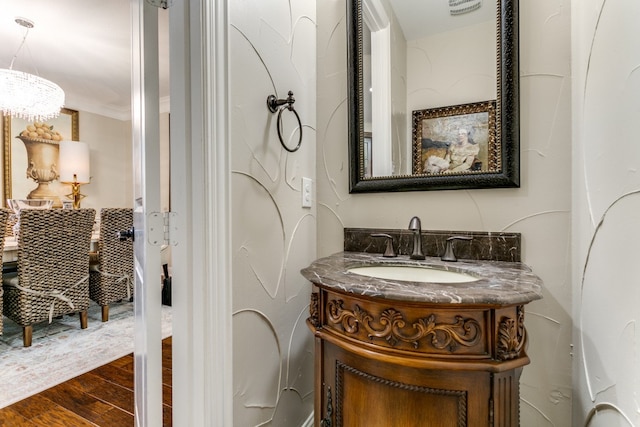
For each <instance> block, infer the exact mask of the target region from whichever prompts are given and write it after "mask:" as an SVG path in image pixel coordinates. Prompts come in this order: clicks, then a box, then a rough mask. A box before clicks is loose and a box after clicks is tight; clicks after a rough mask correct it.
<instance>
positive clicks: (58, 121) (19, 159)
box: [2, 108, 80, 206]
mask: <svg viewBox="0 0 640 427" xmlns="http://www.w3.org/2000/svg"><path fill="white" fill-rule="evenodd" d="M78 115H79V114H78V111H76V110H71V109H69V108H62V109H61V110H60V115H59V116H58V117H56V118H54V119H50V120H47V121H46V123H47V124H48V125H51V126H53V129H55V130H57V131H58V132H60V134H61V135H62V136H63V139H65V140H69V139H70V140H72V141H79V140H80V124H79V122H78ZM31 123H32V122H30V121H28V120H24V119H20V118H16V117H11V116H8V115H4V116H3V117H2V135H3V138H2V141H3V165H4V168H3V174H2V177H3V185H2V188H3V205H5V206H6V201H7V199H12V198H27V197H26V196H27V194H28V189H29V188H31V187H33V186H34V181H33V180H32V179H30V178H28V177H27V175H26V173H25V171H26V169H27V168H28V166H29V165H28V164H27V153H26V148H25V146H24V144H23V143H22V141H21V140H20V139H18V138H17V137H18V135H19V134H20V132H21V131H22V130H24V129H26V127H27V125H29V124H31ZM52 184H54V185H56V186H59V185H60V183H59V182H57V181H55V182H54V183H52Z"/></svg>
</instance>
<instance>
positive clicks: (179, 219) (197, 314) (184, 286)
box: [169, 0, 233, 426]
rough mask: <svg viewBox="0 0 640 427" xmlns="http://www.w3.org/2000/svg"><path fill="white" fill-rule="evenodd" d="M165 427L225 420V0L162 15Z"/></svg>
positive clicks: (228, 412) (228, 329)
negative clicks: (168, 410) (166, 71)
mask: <svg viewBox="0 0 640 427" xmlns="http://www.w3.org/2000/svg"><path fill="white" fill-rule="evenodd" d="M169 15H170V16H169V33H170V37H169V39H170V64H171V84H170V86H171V95H170V103H171V116H170V117H171V119H170V120H171V125H170V138H171V149H170V150H171V153H170V156H171V202H172V210H173V212H175V213H176V216H175V224H176V227H177V229H178V236H177V239H176V240H177V245H176V246H174V247H173V248H172V267H173V271H172V275H173V281H174V282H175V286H173V289H172V290H173V296H172V310H173V339H172V341H173V348H172V351H173V379H172V380H173V382H172V387H173V419H174V425H185V426H186V425H192V426H231V425H233V386H232V325H231V314H232V305H231V283H232V282H231V258H232V256H231V236H230V230H231V215H230V206H231V197H230V195H231V191H230V176H231V169H230V150H229V145H230V144H229V124H228V120H229V117H228V111H229V107H228V105H229V102H228V87H229V85H228V64H229V61H228V41H227V40H228V39H227V37H228V36H227V28H228V12H227V0H211V1H207V0H183V1H175V2H173V4H172V5H171V9H170V14H169Z"/></svg>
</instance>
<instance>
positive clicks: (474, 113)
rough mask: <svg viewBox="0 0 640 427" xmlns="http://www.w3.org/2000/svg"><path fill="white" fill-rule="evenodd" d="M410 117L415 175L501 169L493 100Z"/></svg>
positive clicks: (488, 171)
mask: <svg viewBox="0 0 640 427" xmlns="http://www.w3.org/2000/svg"><path fill="white" fill-rule="evenodd" d="M412 117H413V129H412V135H413V174H414V175H426V176H427V177H428V176H436V175H452V174H456V175H473V174H480V173H496V172H499V171H500V170H501V168H502V166H501V164H500V161H501V157H500V151H501V150H500V147H499V144H500V142H499V141H497V140H496V135H495V121H496V103H495V101H486V102H478V103H473V104H465V105H455V106H450V107H441V108H432V109H428V110H418V111H414V112H413V115H412Z"/></svg>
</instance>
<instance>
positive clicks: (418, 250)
mask: <svg viewBox="0 0 640 427" xmlns="http://www.w3.org/2000/svg"><path fill="white" fill-rule="evenodd" d="M409 230H411V231H413V252H412V253H411V255H410V256H409V258H411V259H424V258H425V257H424V254H423V253H422V225H421V224H420V218H418V217H417V216H414V217H413V218H411V221H410V222H409Z"/></svg>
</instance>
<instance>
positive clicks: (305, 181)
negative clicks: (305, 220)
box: [302, 177, 313, 208]
mask: <svg viewBox="0 0 640 427" xmlns="http://www.w3.org/2000/svg"><path fill="white" fill-rule="evenodd" d="M312 200H313V180H312V179H311V178H305V177H303V178H302V207H303V208H310V207H311V201H312Z"/></svg>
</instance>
